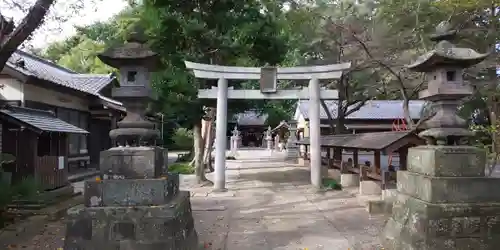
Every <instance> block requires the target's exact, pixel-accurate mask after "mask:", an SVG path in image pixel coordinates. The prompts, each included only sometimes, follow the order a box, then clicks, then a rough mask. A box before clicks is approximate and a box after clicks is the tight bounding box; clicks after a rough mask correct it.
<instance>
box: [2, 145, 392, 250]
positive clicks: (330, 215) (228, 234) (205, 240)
mask: <svg viewBox="0 0 500 250" xmlns="http://www.w3.org/2000/svg"><path fill="white" fill-rule="evenodd" d="M245 152H246V153H244V154H248V155H253V156H255V157H257V158H258V156H263V155H260V154H264V153H265V152H257V151H245ZM243 158H245V157H243V156H241V157H240V159H243ZM248 158H249V159H250V158H251V157H248ZM227 168H228V170H227V181H228V185H227V186H228V188H229V191H228V192H226V193H212V192H211V187H202V188H200V187H195V186H194V185H193V183H192V182H191V181H190V180H192V179H193V178H189V177H188V178H183V179H184V181H183V182H182V185H181V186H182V187H181V188H182V189H189V190H190V191H191V195H192V199H191V203H192V206H193V215H194V218H195V223H196V229H197V231H198V234H199V238H200V242H201V243H202V245H204V248H203V249H213V250H304V249H308V250H320V249H327V250H347V249H350V250H354V249H362V250H372V249H373V250H375V249H376V250H379V249H380V247H379V246H378V241H377V238H378V235H379V230H380V229H381V228H382V224H383V218H381V217H374V218H370V217H369V215H368V213H367V212H366V210H365V209H364V208H362V207H360V206H359V203H358V201H357V199H356V198H355V197H354V196H352V195H351V194H350V193H349V192H347V191H330V192H326V193H324V194H317V193H314V192H312V190H311V189H310V185H309V171H308V169H306V168H303V167H297V166H286V165H285V164H284V163H279V162H273V163H269V162H268V163H266V162H256V161H252V162H246V163H245V162H233V163H231V162H228V167H227ZM208 177H209V178H211V174H209V175H208ZM64 231H65V226H64V224H63V222H62V221H57V222H51V223H49V224H48V225H46V226H45V227H44V228H40V233H39V235H36V236H35V237H33V238H32V239H31V240H23V241H22V243H19V242H16V239H12V244H13V245H15V246H16V248H12V249H21V248H22V249H26V250H54V249H59V248H60V247H62V244H63V241H64Z"/></svg>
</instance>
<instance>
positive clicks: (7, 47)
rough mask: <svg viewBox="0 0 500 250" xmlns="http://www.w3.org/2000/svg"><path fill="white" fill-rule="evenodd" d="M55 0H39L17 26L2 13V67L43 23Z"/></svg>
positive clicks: (0, 38) (0, 41)
mask: <svg viewBox="0 0 500 250" xmlns="http://www.w3.org/2000/svg"><path fill="white" fill-rule="evenodd" d="M53 3H54V0H37V1H36V2H35V3H34V4H33V5H32V6H31V8H30V9H29V11H28V13H27V14H26V16H25V17H24V18H23V20H22V21H21V22H20V23H19V24H18V25H17V26H16V25H15V24H14V21H13V20H7V18H6V17H5V16H3V15H2V14H0V67H1V68H3V67H5V64H6V63H7V60H9V58H10V56H11V55H12V54H13V53H14V52H15V51H16V50H17V48H18V47H19V46H20V45H21V44H22V43H23V42H24V41H26V39H28V37H29V36H30V35H31V34H32V33H33V32H34V31H35V30H36V29H37V28H38V27H39V26H40V24H42V22H43V19H44V18H45V16H46V15H47V12H48V10H49V8H50V7H51V6H52V4H53Z"/></svg>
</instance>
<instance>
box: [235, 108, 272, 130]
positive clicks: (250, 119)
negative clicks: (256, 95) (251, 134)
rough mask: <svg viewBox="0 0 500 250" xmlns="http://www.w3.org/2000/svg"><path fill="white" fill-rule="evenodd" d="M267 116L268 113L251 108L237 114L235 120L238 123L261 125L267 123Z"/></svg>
mask: <svg viewBox="0 0 500 250" xmlns="http://www.w3.org/2000/svg"><path fill="white" fill-rule="evenodd" d="M267 117H268V115H267V114H260V113H259V112H257V111H252V110H249V111H245V112H243V113H239V114H236V115H235V117H234V120H235V121H236V124H238V125H247V126H248V125H253V126H261V125H264V124H266V120H267Z"/></svg>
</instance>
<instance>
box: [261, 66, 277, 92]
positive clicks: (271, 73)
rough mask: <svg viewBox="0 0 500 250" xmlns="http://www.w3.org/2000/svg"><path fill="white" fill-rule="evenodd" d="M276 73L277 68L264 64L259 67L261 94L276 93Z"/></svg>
mask: <svg viewBox="0 0 500 250" xmlns="http://www.w3.org/2000/svg"><path fill="white" fill-rule="evenodd" d="M277 73H278V70H277V68H276V67H272V66H264V67H263V68H261V69H260V81H259V83H260V84H259V85H260V92H262V93H263V94H271V93H276V91H277V87H276V86H277V82H278V78H277Z"/></svg>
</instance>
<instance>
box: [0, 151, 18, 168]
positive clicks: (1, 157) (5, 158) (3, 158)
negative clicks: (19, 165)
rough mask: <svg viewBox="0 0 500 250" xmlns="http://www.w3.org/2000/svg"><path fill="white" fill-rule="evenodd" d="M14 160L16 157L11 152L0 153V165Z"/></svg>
mask: <svg viewBox="0 0 500 250" xmlns="http://www.w3.org/2000/svg"><path fill="white" fill-rule="evenodd" d="M14 161H16V157H15V156H14V155H11V154H6V153H1V154H0V166H2V165H3V164H7V163H12V162H14Z"/></svg>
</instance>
